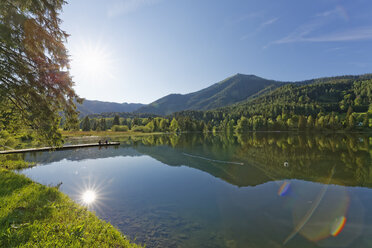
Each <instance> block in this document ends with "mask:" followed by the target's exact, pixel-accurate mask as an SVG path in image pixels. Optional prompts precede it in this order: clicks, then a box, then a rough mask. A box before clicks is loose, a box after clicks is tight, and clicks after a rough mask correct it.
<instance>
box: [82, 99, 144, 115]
mask: <svg viewBox="0 0 372 248" xmlns="http://www.w3.org/2000/svg"><path fill="white" fill-rule="evenodd" d="M142 106H144V104H141V103H126V102H124V103H116V102H103V101H96V100H84V102H83V103H82V104H78V103H77V104H76V107H77V110H78V111H79V112H80V116H81V117H83V116H86V115H91V114H101V113H107V112H128V113H130V112H133V111H135V110H137V109H139V108H140V107H142Z"/></svg>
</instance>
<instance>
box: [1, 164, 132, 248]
mask: <svg viewBox="0 0 372 248" xmlns="http://www.w3.org/2000/svg"><path fill="white" fill-rule="evenodd" d="M0 247H138V246H137V245H135V244H133V243H130V241H129V240H128V239H127V238H126V237H125V236H123V235H122V234H121V233H120V232H119V231H118V230H117V229H115V228H114V227H113V226H112V225H111V224H109V223H106V222H104V221H102V220H100V219H98V218H97V217H96V216H95V215H94V214H93V213H91V212H89V211H88V210H87V209H86V208H84V207H82V206H79V205H78V204H76V203H75V202H73V201H72V200H71V199H70V198H68V197H67V196H66V195H64V194H63V193H61V192H60V191H59V190H58V189H57V188H56V187H47V186H43V185H41V184H38V183H35V182H33V181H32V180H30V179H28V178H27V177H25V176H23V175H19V174H16V173H15V172H12V171H9V170H6V169H3V168H0Z"/></svg>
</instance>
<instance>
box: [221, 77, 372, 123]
mask: <svg viewBox="0 0 372 248" xmlns="http://www.w3.org/2000/svg"><path fill="white" fill-rule="evenodd" d="M371 104H372V74H364V75H359V76H340V77H330V78H320V79H313V80H308V81H302V82H295V83H292V84H287V85H283V86H281V87H278V88H276V89H275V90H273V91H271V92H267V93H265V94H262V95H260V96H258V97H256V98H253V99H248V100H245V101H242V102H239V103H237V104H234V105H231V106H227V107H224V108H220V109H219V110H218V111H223V112H226V113H229V114H233V115H234V114H235V115H238V116H241V115H242V114H244V115H249V116H253V115H265V116H268V117H272V118H276V117H277V116H278V115H279V114H281V113H286V112H292V113H293V114H297V115H312V114H318V113H320V112H323V113H331V112H335V113H346V112H347V110H348V107H352V109H353V110H354V111H355V112H367V111H368V108H369V105H371Z"/></svg>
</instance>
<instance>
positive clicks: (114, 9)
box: [107, 0, 162, 17]
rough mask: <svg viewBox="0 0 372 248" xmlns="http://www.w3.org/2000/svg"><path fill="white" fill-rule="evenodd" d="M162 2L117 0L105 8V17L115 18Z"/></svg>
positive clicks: (156, 0) (158, 0)
mask: <svg viewBox="0 0 372 248" xmlns="http://www.w3.org/2000/svg"><path fill="white" fill-rule="evenodd" d="M161 1H162V0H117V1H115V2H114V3H113V4H110V5H109V6H108V8H107V16H108V17H115V16H119V15H123V14H127V13H130V12H134V11H136V10H137V9H139V8H142V7H144V6H151V5H154V4H157V3H159V2H161Z"/></svg>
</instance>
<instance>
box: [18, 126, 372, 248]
mask: <svg viewBox="0 0 372 248" xmlns="http://www.w3.org/2000/svg"><path fill="white" fill-rule="evenodd" d="M115 140H119V141H121V145H120V146H118V147H104V148H98V147H93V148H83V149H75V150H64V151H55V152H39V153H27V154H24V155H23V158H24V159H25V160H27V161H34V162H36V163H37V165H38V166H35V167H33V168H29V169H24V170H21V171H19V173H22V174H25V175H27V176H28V177H30V178H31V179H33V180H35V181H37V182H40V183H42V184H45V185H53V186H55V185H58V184H60V183H62V184H61V186H60V190H61V191H62V192H64V193H66V194H67V195H69V196H70V197H71V198H72V199H74V200H75V201H76V202H78V203H80V204H83V205H86V206H87V207H88V208H89V209H90V210H91V211H94V212H95V213H96V214H97V215H98V216H99V217H100V218H102V219H104V220H106V221H109V222H110V223H112V224H113V225H114V226H116V227H117V228H118V229H120V230H121V231H122V232H123V233H124V234H126V235H127V236H128V237H130V238H131V239H132V240H134V241H135V242H136V243H139V244H146V245H147V247H296V248H297V247H372V207H371V206H372V190H371V187H372V159H371V157H372V136H371V135H367V134H319V135H315V134H304V133H265V132H262V133H248V134H245V135H236V136H234V135H223V134H179V135H157V136H143V137H117V138H115Z"/></svg>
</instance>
